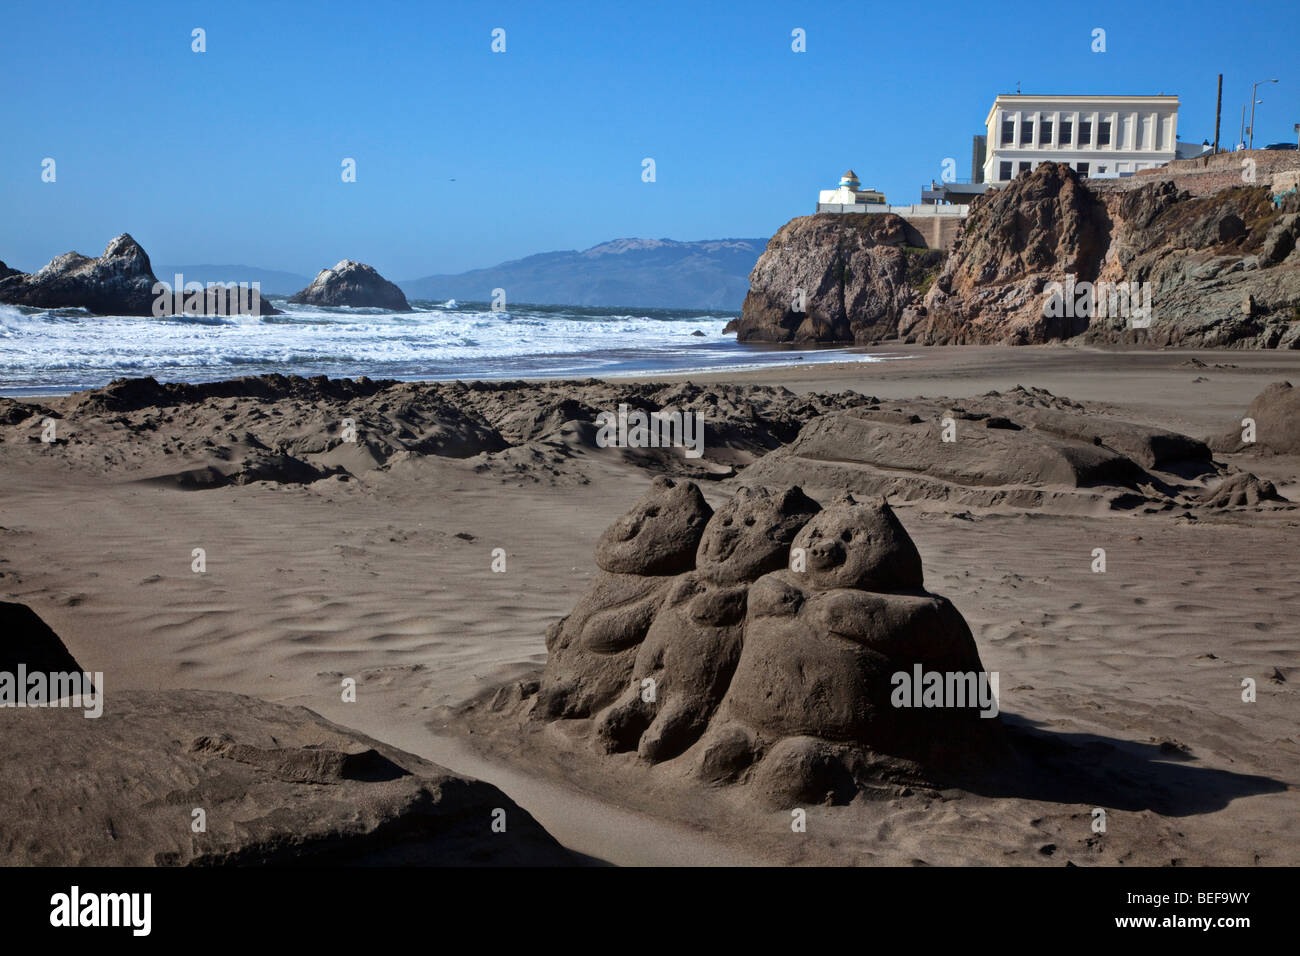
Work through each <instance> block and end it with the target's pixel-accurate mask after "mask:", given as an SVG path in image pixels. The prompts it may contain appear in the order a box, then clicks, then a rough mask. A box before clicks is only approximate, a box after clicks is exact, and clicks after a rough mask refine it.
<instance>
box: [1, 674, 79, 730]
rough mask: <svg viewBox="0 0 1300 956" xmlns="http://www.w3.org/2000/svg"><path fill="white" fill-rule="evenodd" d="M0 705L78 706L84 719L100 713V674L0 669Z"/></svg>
mask: <svg viewBox="0 0 1300 956" xmlns="http://www.w3.org/2000/svg"><path fill="white" fill-rule="evenodd" d="M0 707H81V708H83V709H84V710H85V713H84V714H82V716H83V717H85V718H87V719H94V718H96V717H99V716H101V715H102V714H103V713H104V675H103V674H102V673H101V672H99V671H95V672H94V673H93V674H92V673H90V672H89V671H87V672H86V673H84V674H83V673H82V672H81V671H54V672H52V673H48V674H47V673H45V672H44V671H32V672H30V673H29V672H28V670H27V665H26V664H19V665H18V672H17V673H16V674H15V673H13V672H12V671H0Z"/></svg>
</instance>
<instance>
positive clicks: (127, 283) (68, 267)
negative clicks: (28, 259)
mask: <svg viewBox="0 0 1300 956" xmlns="http://www.w3.org/2000/svg"><path fill="white" fill-rule="evenodd" d="M157 283H158V278H157V277H156V276H155V275H154V274H153V267H152V266H151V265H150V264H149V256H148V254H147V253H146V252H145V251H144V249H143V248H142V247H141V245H140V243H138V242H136V241H135V240H134V239H132V238H131V236H130V235H129V234H127V233H125V232H124V233H122V234H121V235H120V236H118V237H117V238H116V239H114V240H112V241H111V242H110V243H109V244H108V247H107V248H105V249H104V254H103V255H102V256H100V257H99V258H98V259H92V258H91V257H89V256H83V255H81V253H79V252H65V253H64V254H63V255H61V256H56V257H55V258H53V259H51V260H50V261H49V262H48V263H47V264H46V265H45V267H44V268H43V269H41V270H40V271H39V272H33V273H30V274H29V273H25V272H15V271H14V270H12V269H6V268H5V266H4V263H2V262H0V302H5V303H8V304H9V305H27V306H34V307H36V308H41V309H85V310H86V311H87V312H91V313H93V314H95V315H158V314H160V313H159V310H160V309H161V314H163V315H172V314H176V313H179V312H181V311H187V312H188V311H191V310H192V311H193V312H194V313H195V314H203V315H217V314H219V315H231V314H234V313H236V312H238V311H240V308H239V305H238V303H239V301H240V300H239V299H236V297H235V295H234V294H233V293H231V294H230V296H229V299H228V300H227V299H226V298H224V296H225V295H226V294H225V293H224V292H223V291H220V290H216V289H208V290H206V291H205V293H204V296H203V299H202V300H200V299H198V298H197V295H198V293H195V294H194V295H195V297H196V298H194V301H193V303H192V305H191V308H187V307H186V304H185V299H186V298H188V297H187V296H181V295H175V296H172V295H167V296H166V297H160V296H159V294H158V292H157V291H155V287H156V285H157ZM168 291H169V292H170V290H168ZM177 291H178V292H179V291H180V290H177ZM244 302H245V307H246V308H248V309H249V310H251V312H252V314H256V315H278V314H279V310H277V309H275V308H273V307H272V306H271V305H270V304H269V303H267V302H263V301H260V298H259V299H253V298H252V297H251V295H250V296H247V297H245V298H244Z"/></svg>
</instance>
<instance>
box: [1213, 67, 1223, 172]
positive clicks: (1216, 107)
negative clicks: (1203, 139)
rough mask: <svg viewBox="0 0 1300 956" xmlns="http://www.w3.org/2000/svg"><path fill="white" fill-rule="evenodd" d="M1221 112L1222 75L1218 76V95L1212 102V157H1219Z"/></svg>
mask: <svg viewBox="0 0 1300 956" xmlns="http://www.w3.org/2000/svg"><path fill="white" fill-rule="evenodd" d="M1222 112H1223V74H1222V73H1220V74H1219V95H1218V97H1217V98H1216V99H1215V101H1214V155H1215V156H1218V155H1219V115H1220V114H1221V113H1222Z"/></svg>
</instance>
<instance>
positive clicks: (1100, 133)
mask: <svg viewBox="0 0 1300 956" xmlns="http://www.w3.org/2000/svg"><path fill="white" fill-rule="evenodd" d="M1097 145H1098V146H1109V145H1110V120H1102V121H1101V122H1100V123H1098V124H1097Z"/></svg>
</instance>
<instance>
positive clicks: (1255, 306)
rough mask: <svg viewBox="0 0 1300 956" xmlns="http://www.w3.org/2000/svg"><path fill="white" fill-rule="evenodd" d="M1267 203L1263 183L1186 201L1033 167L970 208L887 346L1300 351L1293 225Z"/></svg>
mask: <svg viewBox="0 0 1300 956" xmlns="http://www.w3.org/2000/svg"><path fill="white" fill-rule="evenodd" d="M1271 199H1272V197H1271V190H1270V188H1269V187H1268V186H1265V185H1254V186H1252V185H1237V186H1233V187H1229V188H1226V189H1222V190H1220V191H1218V192H1215V193H1212V194H1209V195H1192V194H1191V193H1190V192H1188V191H1187V190H1185V189H1181V188H1180V187H1179V185H1178V180H1177V179H1176V178H1174V179H1165V180H1161V181H1157V182H1152V183H1150V184H1147V185H1139V186H1133V187H1131V188H1128V189H1124V190H1107V189H1106V188H1105V187H1104V186H1101V185H1098V184H1095V183H1089V182H1086V181H1084V180H1080V179H1079V177H1078V175H1077V174H1076V173H1074V172H1073V171H1072V170H1071V169H1070V168H1069V167H1068V166H1065V165H1063V164H1056V163H1044V164H1043V165H1042V166H1040V167H1038V169H1036V170H1034V172H1033V173H1031V174H1029V175H1025V176H1021V177H1019V178H1017V179H1016V180H1014V181H1012V182H1011V183H1010V184H1009V185H1008V186H1006V187H1005V188H1003V189H1001V190H999V191H997V192H991V193H989V194H987V195H986V196H985V197H983V198H982V199H981V200H980V201H978V202H976V203H975V204H974V206H973V208H972V210H971V214H970V217H969V218H968V220H967V222H966V226H965V229H964V231H963V234H962V237H961V238H960V239H959V240H958V243H957V245H956V247H955V248H954V251H953V254H952V256H951V257H950V258H949V260H948V262H947V264H946V265H945V267H944V270H943V273H942V274H941V275H940V276H939V278H938V279H937V280H936V281H935V283H934V285H933V287H932V288H931V290H930V292H929V294H928V295H927V296H926V299H925V308H924V313H923V314H919V315H918V316H916V321H915V322H913V323H912V324H910V325H907V326H905V327H904V328H901V329H900V334H901V335H902V336H903V337H904V338H905V339H910V340H913V341H917V342H923V343H928V344H964V343H972V342H986V343H987V342H993V343H1003V344H1013V345H1015V344H1027V343H1041V342H1047V341H1052V340H1059V339H1065V338H1071V337H1076V336H1077V337H1078V338H1079V340H1080V341H1084V342H1098V343H1122V344H1145V345H1155V346H1166V345H1176V346H1192V347H1197V348H1217V347H1234V348H1277V347H1282V348H1294V347H1300V323H1297V321H1296V319H1297V317H1298V316H1300V254H1296V253H1295V241H1296V236H1297V233H1298V232H1300V225H1298V223H1300V215H1297V211H1296V210H1291V211H1288V210H1287V209H1286V208H1282V209H1277V208H1274V206H1273V204H1272V201H1271ZM1085 282H1086V283H1090V284H1091V285H1092V287H1093V288H1092V290H1091V291H1089V290H1088V288H1087V287H1085V286H1083V285H1082V283H1085ZM1049 283H1059V284H1060V285H1061V287H1063V289H1062V290H1061V291H1059V292H1057V293H1056V294H1055V295H1054V294H1053V292H1054V290H1053V288H1052V287H1051V286H1049ZM1067 299H1073V302H1072V303H1071V302H1067V301H1066V300H1067ZM1148 305H1149V311H1147V310H1148ZM1071 313H1073V314H1071Z"/></svg>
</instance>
